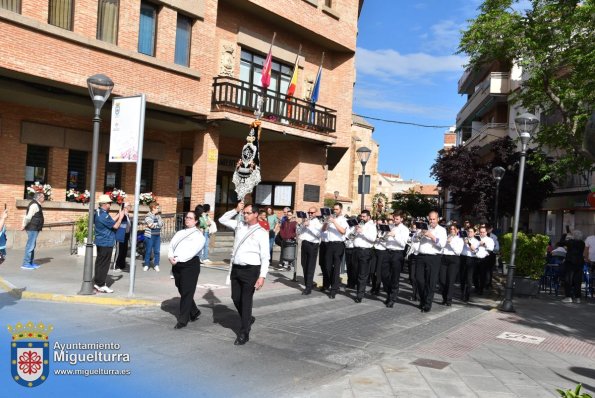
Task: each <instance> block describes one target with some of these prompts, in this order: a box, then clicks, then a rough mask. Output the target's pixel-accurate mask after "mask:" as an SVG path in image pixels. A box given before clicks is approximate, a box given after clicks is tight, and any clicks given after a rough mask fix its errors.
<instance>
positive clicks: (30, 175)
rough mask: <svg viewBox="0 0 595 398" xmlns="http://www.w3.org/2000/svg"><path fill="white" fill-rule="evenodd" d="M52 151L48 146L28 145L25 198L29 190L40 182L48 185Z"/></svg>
mask: <svg viewBox="0 0 595 398" xmlns="http://www.w3.org/2000/svg"><path fill="white" fill-rule="evenodd" d="M49 157H50V149H49V148H48V147H47V146H39V145H27V160H26V163H25V192H24V196H23V197H24V198H25V199H26V198H27V188H28V187H29V186H30V185H32V184H34V183H36V182H39V183H40V184H42V185H43V184H47V178H48V176H47V170H48V159H49Z"/></svg>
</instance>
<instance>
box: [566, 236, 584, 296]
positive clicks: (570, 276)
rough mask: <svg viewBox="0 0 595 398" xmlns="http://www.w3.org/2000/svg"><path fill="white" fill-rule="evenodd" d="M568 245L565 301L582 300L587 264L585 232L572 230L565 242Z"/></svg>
mask: <svg viewBox="0 0 595 398" xmlns="http://www.w3.org/2000/svg"><path fill="white" fill-rule="evenodd" d="M562 244H563V245H564V247H566V259H565V260H564V263H563V264H564V295H565V296H566V297H564V299H562V302H564V303H572V302H574V303H576V304H580V302H581V283H582V281H583V267H584V265H585V257H584V253H585V242H584V241H583V233H582V232H581V231H579V230H574V231H572V235H571V236H570V239H567V240H565V241H564V242H563V243H562Z"/></svg>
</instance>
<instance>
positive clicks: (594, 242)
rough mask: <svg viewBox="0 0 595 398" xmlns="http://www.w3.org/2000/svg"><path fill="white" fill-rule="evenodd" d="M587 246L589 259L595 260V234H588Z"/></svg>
mask: <svg viewBox="0 0 595 398" xmlns="http://www.w3.org/2000/svg"><path fill="white" fill-rule="evenodd" d="M585 246H587V247H588V250H589V261H595V235H589V236H587V239H585Z"/></svg>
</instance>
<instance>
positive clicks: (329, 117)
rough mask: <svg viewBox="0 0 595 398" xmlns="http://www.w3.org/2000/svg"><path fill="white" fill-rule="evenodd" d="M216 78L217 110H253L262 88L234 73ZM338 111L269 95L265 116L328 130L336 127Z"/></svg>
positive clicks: (215, 103) (267, 95)
mask: <svg viewBox="0 0 595 398" xmlns="http://www.w3.org/2000/svg"><path fill="white" fill-rule="evenodd" d="M213 80H214V82H213V99H212V102H211V106H212V107H213V110H220V109H221V108H222V107H223V108H226V110H230V111H233V110H235V111H237V112H238V113H249V114H253V112H254V111H255V110H256V104H257V101H258V96H259V95H260V94H261V88H260V87H259V86H255V85H252V84H249V83H247V82H244V81H241V80H238V79H234V78H231V77H215V78H214V79H213ZM336 113H337V111H335V110H333V109H330V108H326V107H324V106H320V105H314V106H312V103H310V102H307V101H303V100H301V99H298V98H293V97H287V96H286V95H285V94H277V93H275V94H274V95H273V94H272V93H267V94H266V95H265V104H264V109H263V116H262V119H263V120H268V121H270V122H276V123H280V124H284V125H289V126H291V127H298V128H305V129H308V130H314V131H317V132H320V133H324V134H328V133H332V132H334V131H336V128H337V115H336Z"/></svg>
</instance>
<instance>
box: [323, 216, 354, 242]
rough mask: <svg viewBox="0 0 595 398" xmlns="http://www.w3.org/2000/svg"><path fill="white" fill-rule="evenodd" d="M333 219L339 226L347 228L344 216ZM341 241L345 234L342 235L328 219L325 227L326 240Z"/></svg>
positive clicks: (343, 239)
mask: <svg viewBox="0 0 595 398" xmlns="http://www.w3.org/2000/svg"><path fill="white" fill-rule="evenodd" d="M335 220H336V222H337V223H338V224H339V225H340V226H341V228H344V229H345V230H347V228H348V227H349V224H347V219H346V218H345V217H344V216H339V217H337V218H336V219H335ZM343 241H345V235H343V234H342V233H341V232H339V230H338V229H337V227H335V224H333V223H332V222H331V221H330V220H329V223H328V226H327V227H326V242H343Z"/></svg>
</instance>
